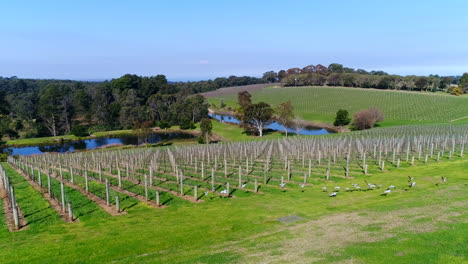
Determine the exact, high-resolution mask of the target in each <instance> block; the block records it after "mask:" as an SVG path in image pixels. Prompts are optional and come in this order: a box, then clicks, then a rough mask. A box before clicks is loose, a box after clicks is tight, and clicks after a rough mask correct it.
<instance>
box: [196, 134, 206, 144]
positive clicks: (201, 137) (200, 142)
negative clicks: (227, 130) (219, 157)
mask: <svg viewBox="0 0 468 264" xmlns="http://www.w3.org/2000/svg"><path fill="white" fill-rule="evenodd" d="M197 142H198V144H205V138H204V137H203V136H199V137H198V139H197Z"/></svg>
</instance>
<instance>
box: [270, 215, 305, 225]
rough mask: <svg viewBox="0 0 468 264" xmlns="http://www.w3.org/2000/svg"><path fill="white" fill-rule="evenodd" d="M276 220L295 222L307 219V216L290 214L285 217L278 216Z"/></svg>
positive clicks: (285, 222) (287, 222) (286, 222)
mask: <svg viewBox="0 0 468 264" xmlns="http://www.w3.org/2000/svg"><path fill="white" fill-rule="evenodd" d="M276 220H278V221H280V222H281V223H283V224H291V223H295V222H299V221H302V220H305V218H302V217H300V216H297V215H288V216H285V217H280V218H278V219H276Z"/></svg>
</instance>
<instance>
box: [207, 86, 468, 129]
mask: <svg viewBox="0 0 468 264" xmlns="http://www.w3.org/2000/svg"><path fill="white" fill-rule="evenodd" d="M208 99H209V102H210V103H211V104H214V105H216V106H219V105H220V103H221V99H222V100H224V103H225V104H226V105H227V106H230V107H237V93H234V94H230V95H222V96H218V97H210V98H208ZM252 99H253V101H254V102H259V101H264V102H267V103H270V104H272V105H273V106H276V105H278V104H280V103H282V102H285V101H288V100H290V101H291V102H292V103H293V105H294V107H295V110H296V115H297V116H298V118H302V119H305V120H308V121H315V122H325V123H333V120H334V118H335V115H336V112H337V111H338V109H346V110H348V111H349V112H350V113H354V112H356V111H359V110H362V109H366V108H369V107H372V106H377V107H379V108H380V109H381V110H382V111H383V112H384V114H385V121H384V122H382V124H381V125H382V126H394V125H404V124H428V123H450V122H468V107H467V105H468V97H466V96H461V97H456V96H452V95H447V94H443V95H442V94H434V93H422V92H405V91H387V90H375V89H359V88H345V87H284V88H274V87H270V88H264V89H262V90H260V91H253V92H252Z"/></svg>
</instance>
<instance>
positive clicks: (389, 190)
mask: <svg viewBox="0 0 468 264" xmlns="http://www.w3.org/2000/svg"><path fill="white" fill-rule="evenodd" d="M391 191H392V189H387V190H385V191H384V192H383V194H382V195H387V194H389V193H390V192H391Z"/></svg>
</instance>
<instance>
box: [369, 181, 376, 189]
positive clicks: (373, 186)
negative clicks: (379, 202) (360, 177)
mask: <svg viewBox="0 0 468 264" xmlns="http://www.w3.org/2000/svg"><path fill="white" fill-rule="evenodd" d="M367 186H368V187H369V188H367V189H368V190H372V189H374V188H376V187H377V186H375V185H374V184H372V183H368V184H367Z"/></svg>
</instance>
